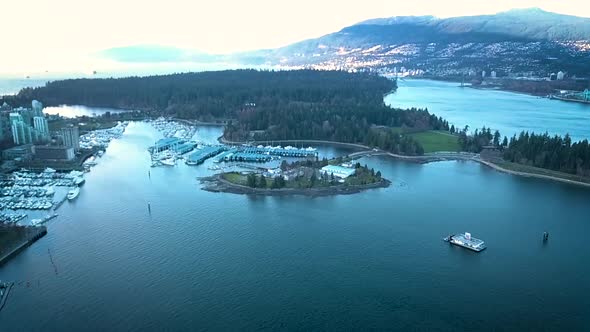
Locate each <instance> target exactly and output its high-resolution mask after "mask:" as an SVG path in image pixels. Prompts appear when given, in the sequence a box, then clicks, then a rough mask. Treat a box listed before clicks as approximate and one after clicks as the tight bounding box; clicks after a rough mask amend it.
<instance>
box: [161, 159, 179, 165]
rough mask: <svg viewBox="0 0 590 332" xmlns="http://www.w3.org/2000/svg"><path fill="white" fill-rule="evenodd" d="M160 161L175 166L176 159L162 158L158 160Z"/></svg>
mask: <svg viewBox="0 0 590 332" xmlns="http://www.w3.org/2000/svg"><path fill="white" fill-rule="evenodd" d="M160 163H161V164H162V165H166V166H175V165H176V160H175V159H174V158H168V159H162V160H160Z"/></svg>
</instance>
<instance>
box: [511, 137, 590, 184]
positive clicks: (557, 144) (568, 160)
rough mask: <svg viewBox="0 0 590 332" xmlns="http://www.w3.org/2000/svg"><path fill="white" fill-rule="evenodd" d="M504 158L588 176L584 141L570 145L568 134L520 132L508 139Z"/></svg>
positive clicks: (588, 157) (589, 147)
mask: <svg viewBox="0 0 590 332" xmlns="http://www.w3.org/2000/svg"><path fill="white" fill-rule="evenodd" d="M504 159H506V160H508V161H512V162H516V163H520V164H525V165H530V166H535V167H540V168H546V169H551V170H554V171H560V172H565V173H570V174H576V175H580V176H590V145H589V144H588V140H583V141H580V142H576V143H572V140H571V138H570V137H569V135H566V136H565V137H560V136H553V137H551V136H549V135H548V134H547V133H545V134H542V135H539V134H535V133H531V134H529V133H528V132H521V133H520V135H519V136H518V137H517V136H516V135H515V136H513V137H512V138H511V139H510V143H508V147H507V148H506V149H505V150H504Z"/></svg>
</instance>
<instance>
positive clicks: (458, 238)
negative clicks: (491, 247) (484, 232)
mask: <svg viewBox="0 0 590 332" xmlns="http://www.w3.org/2000/svg"><path fill="white" fill-rule="evenodd" d="M443 240H444V241H446V242H449V243H451V244H454V245H456V246H459V247H463V248H467V249H469V250H473V251H476V252H480V251H482V250H484V249H485V248H487V247H486V245H485V242H483V241H482V240H480V239H476V238H474V237H472V236H471V233H467V232H465V233H462V234H455V235H449V236H447V237H445V238H444V239H443Z"/></svg>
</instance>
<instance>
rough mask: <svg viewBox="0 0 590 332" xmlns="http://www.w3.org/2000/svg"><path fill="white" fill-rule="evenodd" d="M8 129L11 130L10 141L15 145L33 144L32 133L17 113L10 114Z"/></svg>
mask: <svg viewBox="0 0 590 332" xmlns="http://www.w3.org/2000/svg"><path fill="white" fill-rule="evenodd" d="M10 128H11V130H12V140H13V142H14V144H16V145H22V144H31V143H33V133H32V132H31V129H32V128H31V127H30V126H28V125H27V124H26V123H25V122H24V120H23V117H22V115H20V114H19V113H10Z"/></svg>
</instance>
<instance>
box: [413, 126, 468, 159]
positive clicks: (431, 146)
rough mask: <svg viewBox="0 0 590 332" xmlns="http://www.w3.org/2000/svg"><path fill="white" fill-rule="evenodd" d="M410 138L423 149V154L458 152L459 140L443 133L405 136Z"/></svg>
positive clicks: (427, 132) (431, 131)
mask: <svg viewBox="0 0 590 332" xmlns="http://www.w3.org/2000/svg"><path fill="white" fill-rule="evenodd" d="M407 135H410V136H412V137H413V138H414V139H415V140H416V141H418V142H419V143H420V144H421V145H422V147H423V148H424V152H425V153H429V152H437V151H459V150H460V147H459V138H458V137H457V136H455V135H451V134H450V133H448V132H445V131H435V130H430V131H423V132H420V133H413V134H407Z"/></svg>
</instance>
